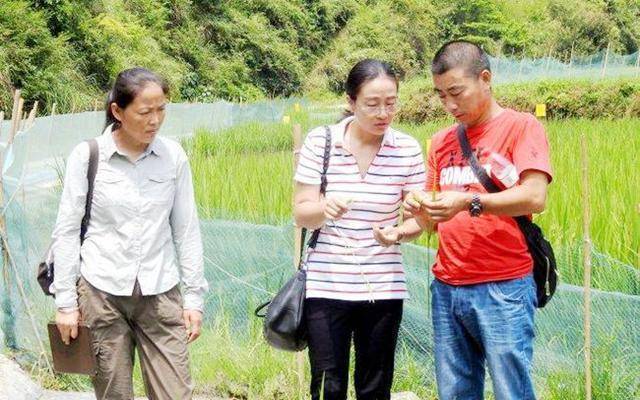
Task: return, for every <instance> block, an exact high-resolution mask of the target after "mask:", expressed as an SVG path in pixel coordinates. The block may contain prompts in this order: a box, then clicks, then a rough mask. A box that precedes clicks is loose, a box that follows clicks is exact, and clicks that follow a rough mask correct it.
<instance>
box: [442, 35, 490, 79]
mask: <svg viewBox="0 0 640 400" xmlns="http://www.w3.org/2000/svg"><path fill="white" fill-rule="evenodd" d="M459 67H462V68H464V69H465V70H466V71H467V72H468V73H469V74H472V75H473V76H478V75H480V73H481V72H482V71H484V70H485V69H486V70H487V71H491V65H490V64H489V57H488V56H487V53H486V52H485V51H484V50H482V48H481V47H480V46H478V45H477V44H476V43H473V42H470V41H467V40H453V41H451V42H447V43H445V44H443V45H442V47H440V49H438V51H437V52H436V55H435V56H433V61H432V62H431V73H432V74H433V75H441V74H444V73H445V72H447V71H449V70H451V69H453V68H459Z"/></svg>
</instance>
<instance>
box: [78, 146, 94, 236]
mask: <svg viewBox="0 0 640 400" xmlns="http://www.w3.org/2000/svg"><path fill="white" fill-rule="evenodd" d="M87 143H89V165H88V166H87V183H88V185H87V198H86V200H85V205H84V217H82V224H81V225H80V244H82V242H84V237H85V235H86V234H87V227H88V226H89V220H90V219H91V205H92V203H93V186H94V183H95V180H96V172H97V171H98V141H97V140H96V139H90V140H87Z"/></svg>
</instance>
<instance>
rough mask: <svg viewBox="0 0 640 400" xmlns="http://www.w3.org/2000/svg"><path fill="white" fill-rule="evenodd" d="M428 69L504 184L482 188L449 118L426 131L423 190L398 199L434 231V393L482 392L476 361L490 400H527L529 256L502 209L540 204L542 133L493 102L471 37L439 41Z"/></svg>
mask: <svg viewBox="0 0 640 400" xmlns="http://www.w3.org/2000/svg"><path fill="white" fill-rule="evenodd" d="M431 70H432V73H433V82H434V87H435V91H436V92H437V93H438V95H439V96H440V100H441V101H442V104H443V105H444V106H445V108H446V109H447V111H448V112H449V113H450V114H451V115H453V116H454V117H455V118H456V120H457V122H458V124H463V125H464V127H465V128H466V132H467V137H468V138H469V142H470V144H471V148H472V149H473V152H474V153H475V155H476V157H477V158H478V161H479V163H480V165H481V166H482V167H483V168H485V170H486V171H487V172H488V173H489V175H490V176H491V178H492V179H493V180H494V182H495V183H496V184H498V185H499V186H501V187H502V188H503V189H504V190H503V191H502V192H500V193H487V191H486V190H485V189H484V188H483V186H482V185H481V184H480V183H479V181H478V179H477V178H476V176H475V174H474V173H473V170H472V169H471V167H470V166H469V163H468V162H467V160H466V159H465V158H464V157H463V154H462V149H461V147H460V143H459V141H458V138H457V135H456V128H457V126H458V125H455V126H452V127H450V128H447V129H445V130H443V131H440V132H438V133H437V134H436V135H435V136H434V137H433V139H432V145H431V149H430V151H429V154H428V159H427V163H428V166H429V171H428V176H427V187H426V193H424V192H423V193H415V194H414V196H408V199H407V200H406V201H405V204H404V205H405V209H406V210H407V211H409V212H410V213H412V214H413V215H414V216H415V217H416V221H417V222H418V223H419V224H420V226H421V227H422V228H423V229H426V230H431V231H435V232H437V234H438V237H439V248H438V255H437V258H436V262H435V264H434V266H433V272H434V275H435V278H436V279H434V281H433V283H432V285H431V295H432V310H431V311H432V319H433V326H434V333H435V335H434V353H435V360H436V379H437V384H438V393H439V398H440V399H442V400H449V399H458V400H460V399H482V398H483V393H484V379H485V367H484V366H485V362H486V364H487V367H488V369H489V373H490V374H491V378H492V381H493V392H494V395H495V397H496V399H498V400H501V399H535V394H534V390H533V384H532V381H531V375H530V370H531V363H532V358H533V337H534V322H533V317H534V310H535V302H536V293H535V283H534V281H533V277H532V267H533V261H532V258H531V255H530V254H529V251H528V248H527V243H526V241H525V238H524V235H523V234H522V232H521V231H520V229H519V227H518V224H517V223H516V221H515V220H514V219H513V218H512V217H514V216H519V215H531V214H532V213H540V212H542V211H543V210H544V207H545V203H546V196H547V185H548V184H549V182H551V179H552V174H551V166H550V163H549V145H548V142H547V138H546V135H545V131H544V128H543V126H542V125H541V124H540V123H539V122H538V121H537V120H536V119H535V118H534V117H533V116H532V115H530V114H525V113H520V112H516V111H514V110H510V109H506V108H502V107H501V106H500V105H499V104H498V103H497V102H496V100H495V99H494V98H493V95H492V92H491V69H490V65H489V60H488V58H487V55H486V53H485V52H484V51H483V50H482V49H481V48H480V47H478V46H477V45H475V44H473V43H470V42H466V41H454V42H450V43H447V44H445V45H444V46H442V47H441V48H440V50H438V52H437V53H436V55H435V57H434V59H433V62H432V67H431ZM432 192H436V193H435V194H433V193H432Z"/></svg>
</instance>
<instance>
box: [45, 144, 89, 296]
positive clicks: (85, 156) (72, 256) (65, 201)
mask: <svg viewBox="0 0 640 400" xmlns="http://www.w3.org/2000/svg"><path fill="white" fill-rule="evenodd" d="M88 162H89V146H88V144H87V143H85V142H83V143H81V144H79V145H78V146H76V147H75V148H74V149H73V151H72V152H71V154H70V155H69V158H68V159H67V165H66V170H65V177H64V187H63V189H62V197H61V198H60V205H59V208H58V217H57V218H56V225H55V228H54V230H53V234H52V240H53V259H54V268H55V274H54V279H53V285H52V287H51V289H52V292H53V293H55V296H56V300H55V302H56V306H57V307H58V308H75V307H77V306H78V301H77V299H78V294H77V291H76V282H77V280H78V277H79V274H80V225H81V223H82V217H83V216H84V210H85V202H86V196H87V187H88V183H87V165H88Z"/></svg>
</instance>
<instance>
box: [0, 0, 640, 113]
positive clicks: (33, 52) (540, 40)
mask: <svg viewBox="0 0 640 400" xmlns="http://www.w3.org/2000/svg"><path fill="white" fill-rule="evenodd" d="M639 18H640V0H450V1H447V2H440V1H436V0H369V1H365V0H253V1H244V0H225V1H222V0H126V1H125V0H0V40H1V41H2V46H0V109H3V110H7V109H9V108H10V102H11V91H12V90H13V89H14V88H22V89H23V95H24V97H25V98H26V100H27V103H28V104H30V103H32V102H33V101H34V100H40V101H41V104H44V106H45V108H46V109H49V108H50V107H51V105H52V104H53V103H54V102H56V103H57V104H58V110H61V111H73V110H80V109H86V108H92V107H93V103H94V101H95V100H96V99H102V98H103V97H104V93H105V91H106V90H107V89H108V87H109V84H110V83H111V81H112V79H113V78H114V76H115V75H116V73H117V72H118V71H120V70H122V69H124V68H127V67H131V66H135V65H141V66H146V67H149V68H151V69H154V70H156V71H158V72H160V73H161V74H162V75H163V76H165V77H166V78H167V79H168V81H169V82H170V84H171V87H172V89H173V91H172V100H173V101H211V100H213V99H216V98H224V99H230V100H242V101H246V100H254V99H259V98H264V97H274V96H290V95H297V94H309V93H319V94H326V93H329V94H330V93H335V92H339V91H340V90H341V82H342V81H343V79H344V76H345V74H346V72H347V71H348V69H349V68H350V66H351V65H352V64H353V63H354V61H355V60H358V59H360V58H362V57H367V56H374V57H379V58H383V59H386V60H388V61H390V62H391V63H392V64H393V65H394V66H395V67H396V68H397V70H398V71H399V72H400V73H401V74H402V75H403V77H405V78H411V77H414V76H418V75H421V74H424V72H425V71H426V70H427V69H428V68H427V67H428V63H429V60H430V58H431V56H432V55H433V52H434V50H435V49H436V48H437V47H438V46H439V45H440V44H441V43H443V42H444V41H446V40H449V39H452V38H462V37H464V38H470V39H473V40H476V41H478V42H479V43H481V44H482V45H483V46H484V48H485V49H487V50H488V51H489V52H490V53H491V54H493V55H517V56H523V55H524V56H531V57H541V56H545V55H548V54H550V53H551V54H553V55H554V56H555V57H558V58H560V59H566V58H567V57H568V56H569V54H570V53H571V51H572V49H573V54H575V55H581V54H582V55H587V54H593V53H596V52H598V51H601V50H602V49H604V48H606V47H607V45H608V44H609V43H610V44H611V50H613V51H615V52H618V53H625V54H628V53H633V52H635V51H637V49H638V43H640V24H638V23H637V21H638V19H639Z"/></svg>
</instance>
